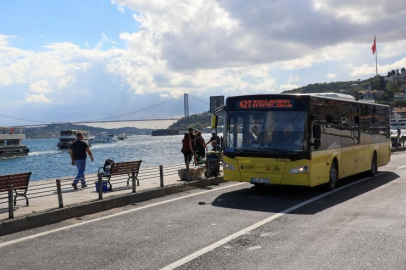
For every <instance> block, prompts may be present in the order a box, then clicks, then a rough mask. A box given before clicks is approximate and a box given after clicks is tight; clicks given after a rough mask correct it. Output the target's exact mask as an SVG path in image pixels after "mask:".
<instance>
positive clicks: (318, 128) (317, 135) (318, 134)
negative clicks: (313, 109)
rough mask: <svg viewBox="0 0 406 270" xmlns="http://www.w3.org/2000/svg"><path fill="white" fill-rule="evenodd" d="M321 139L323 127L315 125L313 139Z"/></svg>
mask: <svg viewBox="0 0 406 270" xmlns="http://www.w3.org/2000/svg"><path fill="white" fill-rule="evenodd" d="M320 137H321V126H320V125H319V124H315V125H313V138H315V139H320Z"/></svg>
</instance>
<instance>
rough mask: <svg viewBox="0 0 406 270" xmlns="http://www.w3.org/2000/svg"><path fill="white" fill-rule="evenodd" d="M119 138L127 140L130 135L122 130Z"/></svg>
mask: <svg viewBox="0 0 406 270" xmlns="http://www.w3.org/2000/svg"><path fill="white" fill-rule="evenodd" d="M117 139H119V140H127V139H128V137H127V134H125V132H121V133H120V134H119V135H118V136H117Z"/></svg>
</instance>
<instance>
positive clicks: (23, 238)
mask: <svg viewBox="0 0 406 270" xmlns="http://www.w3.org/2000/svg"><path fill="white" fill-rule="evenodd" d="M243 184H247V183H246V182H243V183H238V184H234V185H229V186H225V187H219V188H215V189H211V190H206V191H202V192H199V193H195V194H190V195H186V196H183V197H180V198H174V199H170V200H167V201H162V202H158V203H153V204H150V205H146V206H142V207H139V208H135V209H130V210H127V211H123V212H119V213H114V214H111V215H109V216H104V217H99V218H95V219H92V220H87V221H83V222H81V223H76V224H72V225H69V226H66V227H62V228H58V229H54V230H50V231H46V232H42V233H37V234H33V235H30V236H26V237H22V238H18V239H14V240H11V241H7V242H4V243H0V248H3V247H5V246H9V245H13V244H17V243H21V242H24V241H27V240H30V239H34V238H38V237H41V236H45V235H48V234H52V233H56V232H60V231H64V230H68V229H71V228H74V227H78V226H82V225H86V224H89V223H93V222H96V221H100V220H104V219H108V218H113V217H117V216H121V215H124V214H128V213H131V212H136V211H140V210H143V209H147V208H151V207H154V206H158V205H162V204H166V203H171V202H175V201H179V200H182V199H186V198H190V197H194V196H198V195H202V194H205V193H209V192H213V191H218V190H221V189H226V188H231V187H236V186H239V185H243Z"/></svg>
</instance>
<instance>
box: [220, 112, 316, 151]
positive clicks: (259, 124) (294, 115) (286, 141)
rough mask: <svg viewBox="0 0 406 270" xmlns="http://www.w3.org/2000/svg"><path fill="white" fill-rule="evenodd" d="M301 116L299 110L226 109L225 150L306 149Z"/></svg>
mask: <svg viewBox="0 0 406 270" xmlns="http://www.w3.org/2000/svg"><path fill="white" fill-rule="evenodd" d="M305 119H306V113H305V112H303V111H249V112H240V111H238V112H236V111H234V112H229V114H228V127H227V129H228V130H227V149H226V150H227V151H226V152H230V153H236V152H238V153H245V154H249V153H253V154H256V153H262V154H266V153H268V154H273V153H286V154H298V153H303V152H305V151H307V149H308V146H307V136H305V134H306V133H305Z"/></svg>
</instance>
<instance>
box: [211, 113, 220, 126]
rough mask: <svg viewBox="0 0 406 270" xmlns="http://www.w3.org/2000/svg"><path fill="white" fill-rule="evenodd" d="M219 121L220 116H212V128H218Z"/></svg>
mask: <svg viewBox="0 0 406 270" xmlns="http://www.w3.org/2000/svg"><path fill="white" fill-rule="evenodd" d="M217 121H218V116H217V115H212V116H211V128H217Z"/></svg>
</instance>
